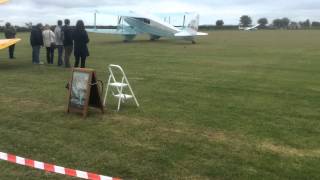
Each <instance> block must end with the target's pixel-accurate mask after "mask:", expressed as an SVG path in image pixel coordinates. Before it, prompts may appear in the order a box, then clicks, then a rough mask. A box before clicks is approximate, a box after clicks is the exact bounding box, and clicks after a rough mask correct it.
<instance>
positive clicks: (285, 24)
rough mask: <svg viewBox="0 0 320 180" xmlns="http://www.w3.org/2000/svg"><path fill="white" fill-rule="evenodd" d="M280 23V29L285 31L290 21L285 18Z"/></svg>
mask: <svg viewBox="0 0 320 180" xmlns="http://www.w3.org/2000/svg"><path fill="white" fill-rule="evenodd" d="M281 21H282V28H286V29H287V28H288V27H289V24H290V19H289V18H286V17H285V18H282V19H281Z"/></svg>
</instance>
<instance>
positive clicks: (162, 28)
mask: <svg viewBox="0 0 320 180" xmlns="http://www.w3.org/2000/svg"><path fill="white" fill-rule="evenodd" d="M124 22H125V23H126V24H125V23H124ZM198 26H199V15H195V17H194V19H192V20H191V21H190V22H189V23H188V25H187V26H186V27H182V28H181V29H180V28H177V27H174V26H173V25H171V24H169V23H166V22H164V21H162V20H161V19H159V18H157V17H155V16H153V15H150V14H142V13H135V12H132V11H131V12H130V13H129V14H127V15H121V16H120V18H119V21H118V26H117V29H97V28H94V29H87V31H88V32H93V33H104V34H117V35H122V36H124V42H128V41H132V40H133V39H134V38H135V37H136V36H137V35H140V34H149V35H150V40H152V41H155V40H158V39H160V38H161V37H167V38H172V39H180V40H186V41H191V42H192V43H193V44H195V43H196V42H195V37H196V36H206V35H208V34H207V33H202V32H198Z"/></svg>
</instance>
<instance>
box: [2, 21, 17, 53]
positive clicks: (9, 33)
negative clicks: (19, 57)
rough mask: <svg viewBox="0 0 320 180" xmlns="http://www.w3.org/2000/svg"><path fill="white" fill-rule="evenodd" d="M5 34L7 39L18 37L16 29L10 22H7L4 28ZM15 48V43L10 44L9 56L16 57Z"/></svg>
mask: <svg viewBox="0 0 320 180" xmlns="http://www.w3.org/2000/svg"><path fill="white" fill-rule="evenodd" d="M4 36H5V37H6V38H7V39H14V38H16V29H15V28H14V27H13V26H11V24H10V23H8V22H7V23H6V27H5V28H4ZM14 48H15V45H11V46H9V58H10V59H14V58H15V57H14Z"/></svg>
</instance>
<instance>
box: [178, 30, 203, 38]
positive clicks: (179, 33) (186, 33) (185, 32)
mask: <svg viewBox="0 0 320 180" xmlns="http://www.w3.org/2000/svg"><path fill="white" fill-rule="evenodd" d="M206 35H208V33H203V32H194V33H193V32H189V31H181V32H178V33H176V34H174V36H175V37H190V36H206Z"/></svg>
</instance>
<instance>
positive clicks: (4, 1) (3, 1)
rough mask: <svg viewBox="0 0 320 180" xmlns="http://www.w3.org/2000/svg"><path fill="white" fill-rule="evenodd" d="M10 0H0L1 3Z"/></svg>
mask: <svg viewBox="0 0 320 180" xmlns="http://www.w3.org/2000/svg"><path fill="white" fill-rule="evenodd" d="M7 1H8V0H0V4H2V3H6V2H7Z"/></svg>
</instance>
